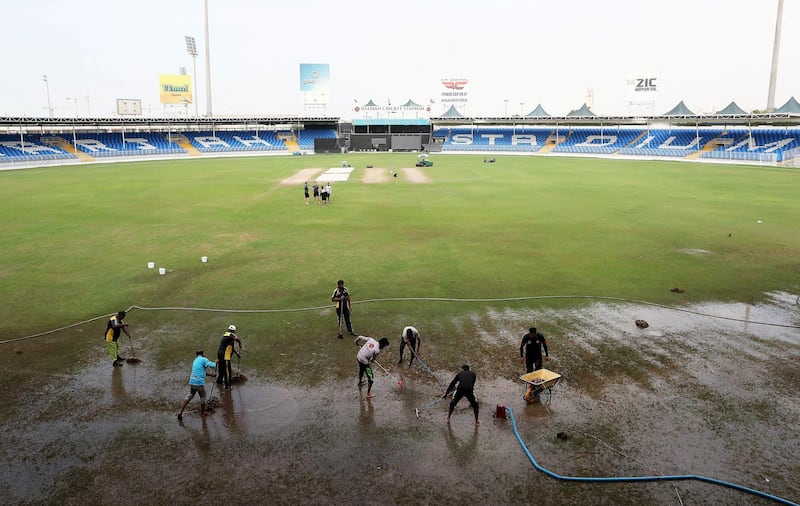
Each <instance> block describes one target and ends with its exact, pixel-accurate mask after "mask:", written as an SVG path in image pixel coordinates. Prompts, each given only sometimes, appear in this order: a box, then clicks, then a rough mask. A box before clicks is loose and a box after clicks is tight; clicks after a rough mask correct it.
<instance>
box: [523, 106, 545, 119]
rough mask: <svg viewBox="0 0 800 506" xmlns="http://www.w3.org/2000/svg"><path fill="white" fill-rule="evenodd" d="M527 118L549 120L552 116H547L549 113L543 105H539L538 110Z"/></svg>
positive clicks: (530, 113) (533, 111)
mask: <svg viewBox="0 0 800 506" xmlns="http://www.w3.org/2000/svg"><path fill="white" fill-rule="evenodd" d="M525 117H526V118H549V117H550V115H549V114H547V111H545V110H544V108H543V107H542V104H539V105H537V106H536V109H534V110H532V111H531V112H529V113H528V114H527V115H526V116H525Z"/></svg>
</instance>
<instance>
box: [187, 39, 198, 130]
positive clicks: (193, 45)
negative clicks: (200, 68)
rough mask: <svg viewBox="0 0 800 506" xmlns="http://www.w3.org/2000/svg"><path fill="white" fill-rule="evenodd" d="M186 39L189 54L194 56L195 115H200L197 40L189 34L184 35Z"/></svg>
mask: <svg viewBox="0 0 800 506" xmlns="http://www.w3.org/2000/svg"><path fill="white" fill-rule="evenodd" d="M184 38H185V39H186V52H187V53H189V56H191V57H192V65H193V68H194V74H193V75H192V77H193V79H194V93H192V95H193V96H192V102H194V117H195V118H196V117H198V113H197V42H196V41H195V40H194V37H190V36H189V35H187V36H185V37H184Z"/></svg>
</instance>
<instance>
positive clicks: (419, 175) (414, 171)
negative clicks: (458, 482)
mask: <svg viewBox="0 0 800 506" xmlns="http://www.w3.org/2000/svg"><path fill="white" fill-rule="evenodd" d="M403 173H404V174H405V175H406V179H408V180H409V181H410V182H412V183H430V182H431V178H429V177H428V176H427V175H426V174H425V173H424V172H422V170H420V169H418V168H416V167H409V168H405V169H403Z"/></svg>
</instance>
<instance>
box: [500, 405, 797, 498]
mask: <svg viewBox="0 0 800 506" xmlns="http://www.w3.org/2000/svg"><path fill="white" fill-rule="evenodd" d="M506 412H507V413H508V416H509V418H510V419H511V426H512V427H513V428H514V436H516V438H517V441H518V442H519V445H520V446H521V447H522V451H523V452H525V456H527V457H528V460H530V462H531V464H533V467H534V468H536V470H537V471H540V472H542V473H544V474H546V475H547V476H549V477H551V478H555V479H557V480H560V481H578V482H584V483H585V482H590V483H620V482H637V481H686V480H694V481H702V482H705V483H711V484H712V485H719V486H722V487H728V488H732V489H734V490H739V491H741V492H746V493H748V494H752V495H756V496H759V497H763V498H764V499H770V500H772V501H775V502H778V503H781V504H788V505H789V506H800V505H798V504H797V503H794V502H792V501H789V500H788V499H784V498H782V497H778V496H775V495H772V494H768V493H766V492H762V491H760V490H756V489H753V488H749V487H745V486H744V485H737V484H736V483H731V482H728V481H723V480H718V479H716V478H708V477H706V476H698V475H694V474H680V475H664V476H611V477H589V476H563V475H560V474H558V473H555V472H553V471H550V470H549V469H547V468H545V467H542V466H541V465H540V464H539V463H538V462H537V461H536V459H535V458H533V455H532V454H531V452H530V450H529V449H528V447H527V446H526V445H525V443H524V442H523V441H522V437H520V435H519V429H518V428H517V421H516V419H515V418H514V412H513V411H512V410H511V408H509V407H508V406H506Z"/></svg>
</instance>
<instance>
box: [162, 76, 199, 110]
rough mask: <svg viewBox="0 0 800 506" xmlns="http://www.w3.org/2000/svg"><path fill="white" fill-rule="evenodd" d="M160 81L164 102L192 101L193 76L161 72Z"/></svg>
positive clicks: (179, 102) (182, 102) (189, 102)
mask: <svg viewBox="0 0 800 506" xmlns="http://www.w3.org/2000/svg"><path fill="white" fill-rule="evenodd" d="M158 81H159V84H160V89H161V103H162V104H191V103H192V76H182V75H173V74H161V75H160V76H158Z"/></svg>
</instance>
